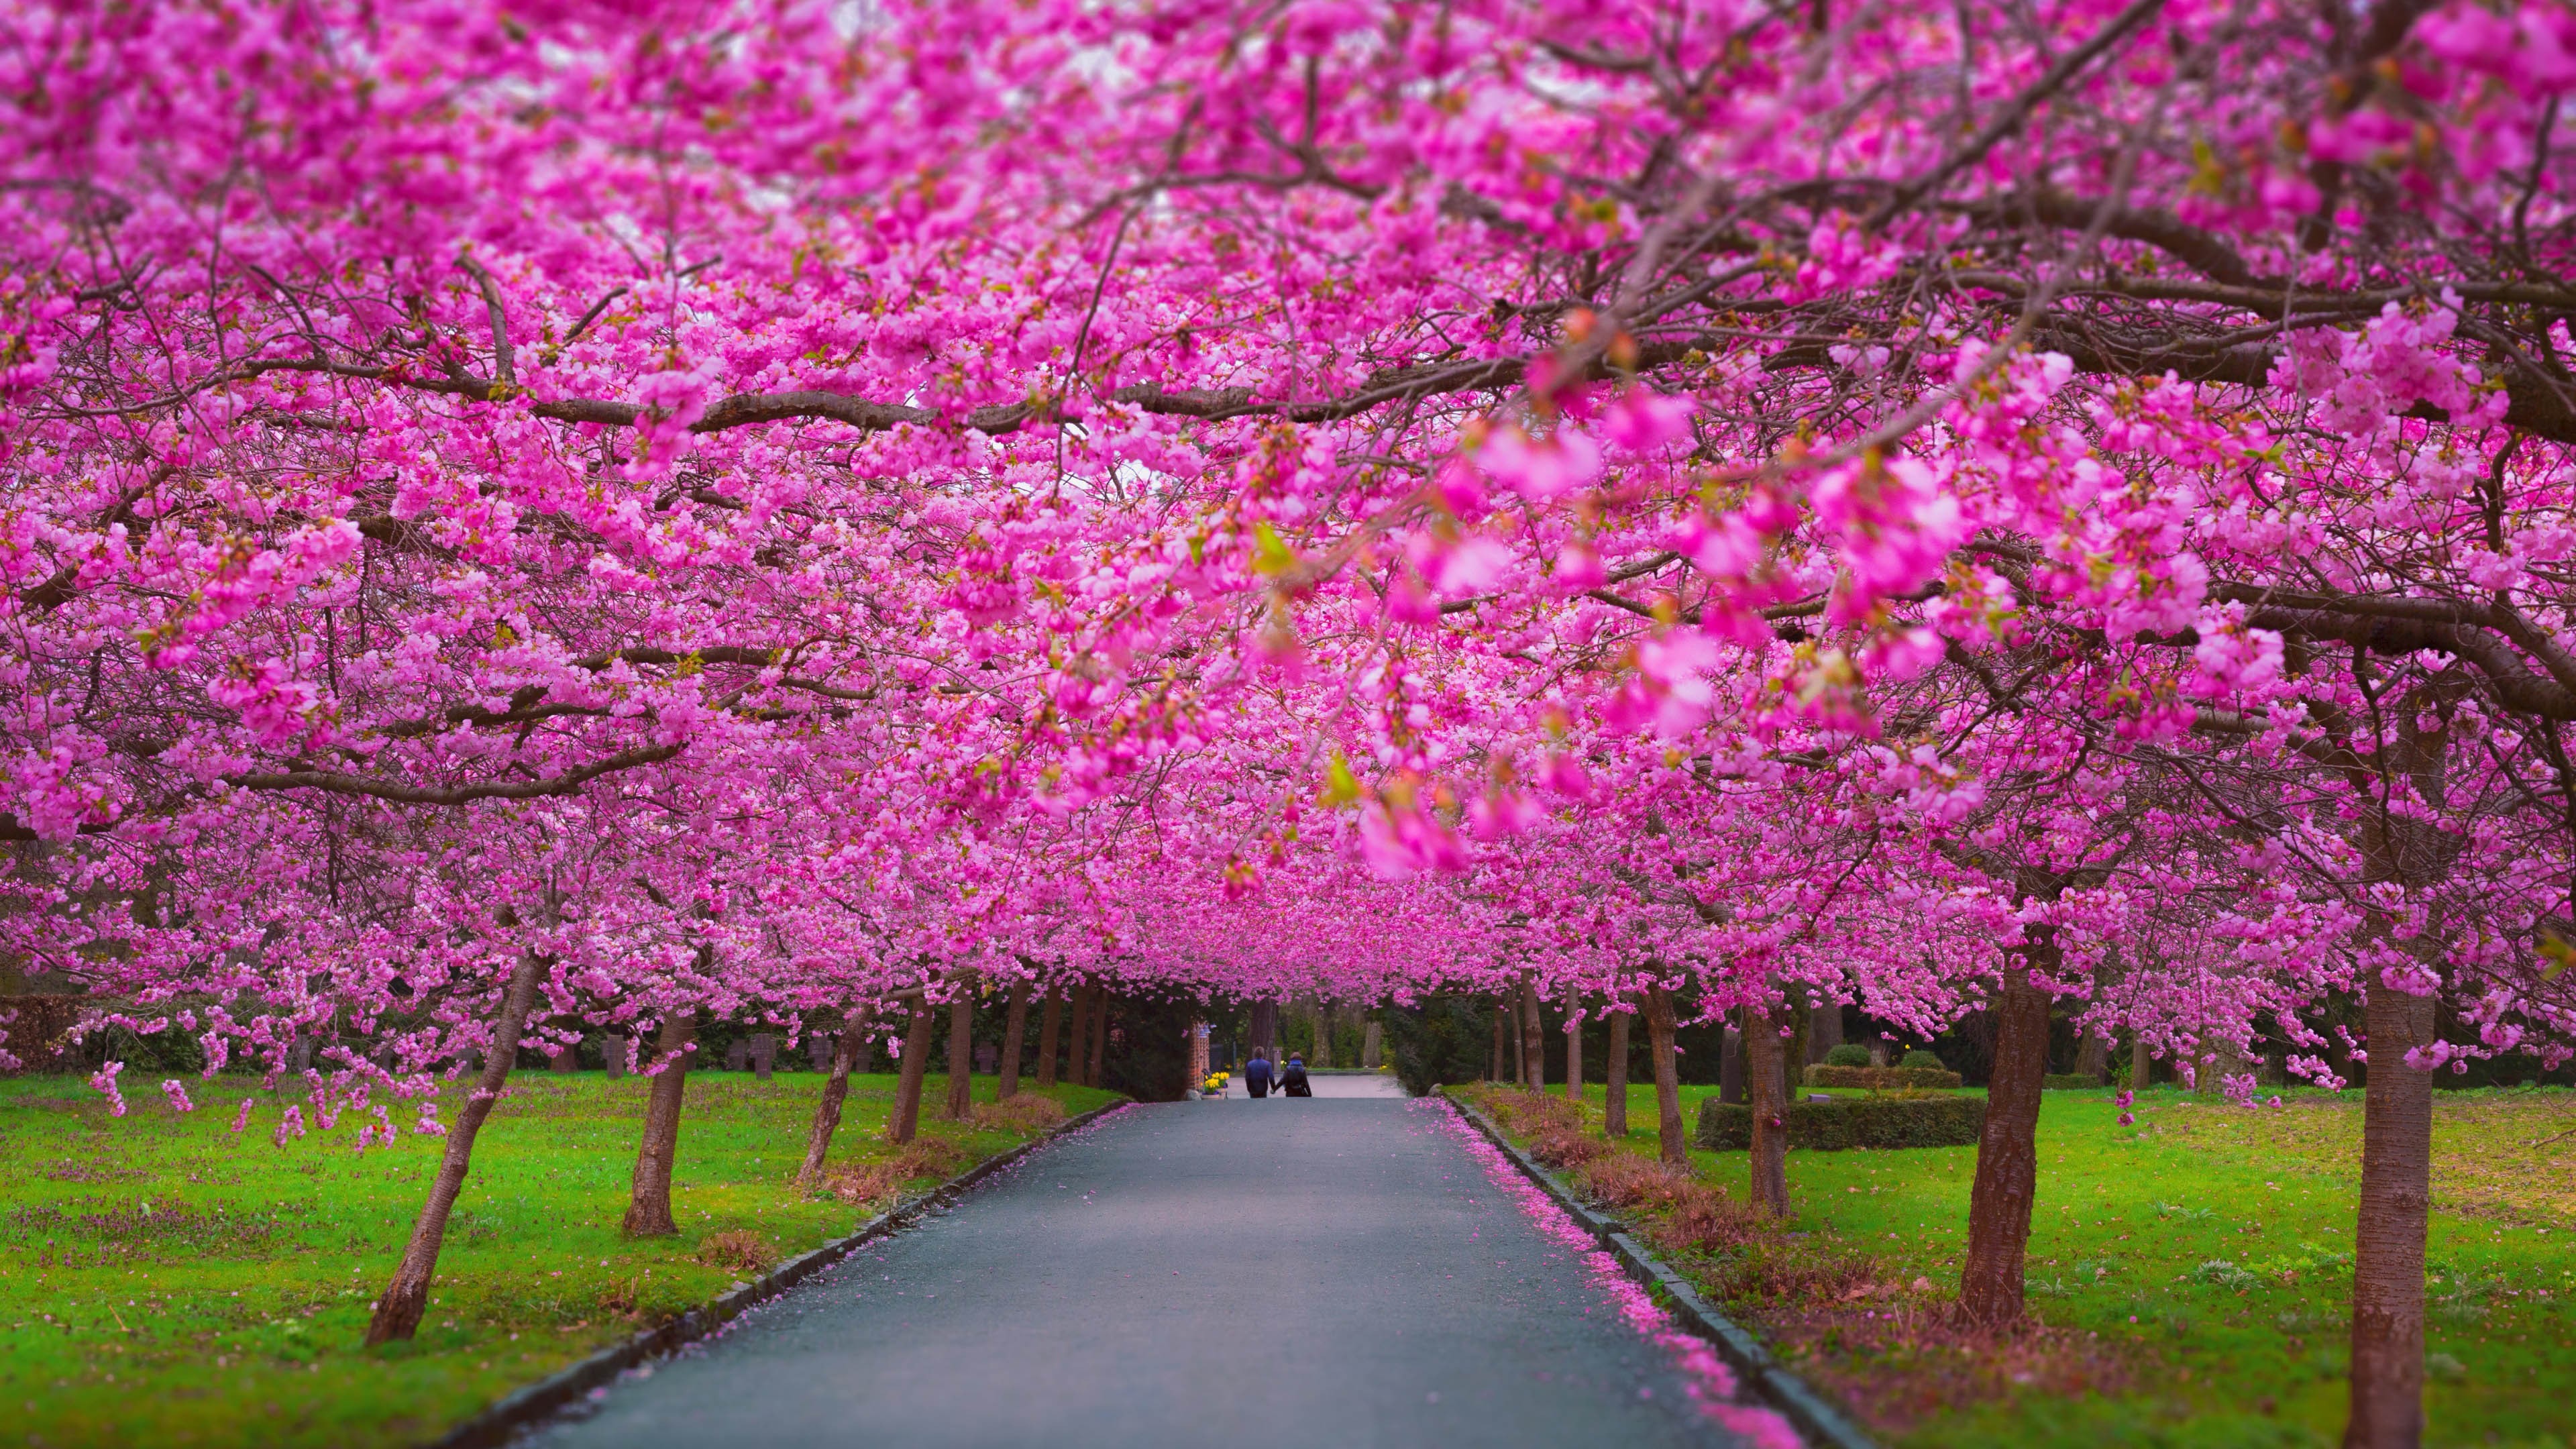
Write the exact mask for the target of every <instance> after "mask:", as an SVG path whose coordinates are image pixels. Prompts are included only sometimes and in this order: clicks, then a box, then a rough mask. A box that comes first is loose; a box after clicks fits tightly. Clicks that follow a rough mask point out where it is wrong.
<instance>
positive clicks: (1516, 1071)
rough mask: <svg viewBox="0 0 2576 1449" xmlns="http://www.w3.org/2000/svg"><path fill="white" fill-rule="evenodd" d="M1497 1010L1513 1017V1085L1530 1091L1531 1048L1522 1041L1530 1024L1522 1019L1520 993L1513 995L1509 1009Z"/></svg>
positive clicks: (1501, 1008)
mask: <svg viewBox="0 0 2576 1449" xmlns="http://www.w3.org/2000/svg"><path fill="white" fill-rule="evenodd" d="M1497 1009H1498V1010H1502V1011H1505V1012H1507V1013H1509V1014H1510V1016H1511V1019H1512V1076H1511V1080H1512V1081H1513V1083H1514V1084H1515V1085H1517V1086H1519V1087H1520V1088H1521V1089H1522V1090H1524V1091H1526V1090H1528V1088H1529V1084H1530V1079H1529V1046H1528V1044H1527V1043H1526V1042H1525V1041H1523V1039H1522V1038H1523V1036H1524V1034H1525V1033H1526V1032H1527V1031H1528V1028H1529V1023H1528V1022H1526V1021H1524V1020H1523V1019H1522V1018H1521V998H1520V993H1519V992H1514V993H1512V997H1511V1005H1509V1006H1507V1007H1500V1008H1497Z"/></svg>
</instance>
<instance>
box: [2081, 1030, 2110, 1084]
mask: <svg viewBox="0 0 2576 1449" xmlns="http://www.w3.org/2000/svg"><path fill="white" fill-rule="evenodd" d="M2110 1074H2111V1044H2110V1043H2109V1042H2108V1041H2105V1040H2104V1039H2102V1038H2101V1037H2098V1036H2095V1035H2093V1034H2092V1033H2090V1032H2087V1033H2086V1034H2085V1036H2084V1041H2083V1043H2082V1045H2080V1046H2078V1047H2077V1048H2076V1049H2075V1075H2077V1076H2079V1077H2091V1078H2092V1079H2093V1080H2094V1081H2095V1082H2097V1083H2098V1082H2100V1081H2101V1080H2102V1079H2103V1078H2104V1077H2107V1076H2109V1075H2110Z"/></svg>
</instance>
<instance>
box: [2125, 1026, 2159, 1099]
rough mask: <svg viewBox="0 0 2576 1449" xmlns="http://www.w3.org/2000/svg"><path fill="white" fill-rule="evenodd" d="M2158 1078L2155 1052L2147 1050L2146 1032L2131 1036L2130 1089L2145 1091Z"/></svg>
mask: <svg viewBox="0 0 2576 1449" xmlns="http://www.w3.org/2000/svg"><path fill="white" fill-rule="evenodd" d="M2155 1079H2156V1058H2155V1054H2154V1053H2152V1052H2150V1051H2148V1050H2147V1039H2146V1037H2145V1035H2144V1034H2140V1035H2137V1036H2132V1037H2130V1038H2129V1090H2130V1091H2132V1092H2143V1091H2145V1090H2146V1089H2147V1087H2148V1085H2149V1084H2150V1083H2152V1082H2154V1081H2155Z"/></svg>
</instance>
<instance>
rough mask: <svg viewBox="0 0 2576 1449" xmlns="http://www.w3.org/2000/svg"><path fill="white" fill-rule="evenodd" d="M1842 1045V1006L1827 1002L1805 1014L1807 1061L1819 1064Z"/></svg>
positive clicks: (1837, 1002) (1835, 1002) (1838, 1003)
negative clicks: (1826, 1055)
mask: <svg viewBox="0 0 2576 1449" xmlns="http://www.w3.org/2000/svg"><path fill="white" fill-rule="evenodd" d="M1842 1044H1843V1004H1842V1003H1841V1002H1839V1001H1828V1002H1826V1003H1825V1004H1824V1005H1822V1006H1819V1007H1817V1008H1816V1009H1815V1010H1813V1011H1811V1012H1809V1013H1807V1061H1808V1062H1809V1063H1814V1062H1821V1061H1823V1060H1824V1059H1825V1053H1827V1052H1829V1051H1832V1050H1833V1049H1834V1048H1836V1047H1838V1046H1841V1045H1842Z"/></svg>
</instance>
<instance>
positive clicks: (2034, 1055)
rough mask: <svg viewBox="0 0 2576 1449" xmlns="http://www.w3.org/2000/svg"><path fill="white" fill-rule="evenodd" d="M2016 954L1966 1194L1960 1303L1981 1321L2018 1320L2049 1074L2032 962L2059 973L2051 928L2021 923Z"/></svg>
mask: <svg viewBox="0 0 2576 1449" xmlns="http://www.w3.org/2000/svg"><path fill="white" fill-rule="evenodd" d="M2022 939H2023V942H2024V944H2023V946H2022V949H2021V952H2020V955H2019V959H2016V960H2013V961H2010V962H2008V963H2007V964H2006V966H2005V968H2004V986H2003V995H2002V998H2001V999H2000V1000H1998V1001H1997V1002H1996V1003H1995V1007H1994V1027H1995V1063H1994V1075H1993V1076H1992V1077H1991V1078H1989V1079H1988V1081H1987V1085H1986V1128H1985V1134H1984V1135H1983V1136H1982V1137H1980V1138H1979V1139H1978V1141H1977V1178H1976V1185H1975V1186H1974V1187H1973V1188H1971V1189H1970V1191H1969V1195H1968V1259H1967V1263H1966V1264H1965V1266H1963V1267H1962V1268H1961V1269H1960V1271H1959V1307H1960V1308H1961V1310H1963V1311H1964V1312H1965V1313H1966V1314H1967V1316H1968V1317H1969V1318H1970V1319H1971V1320H1973V1321H1975V1322H1978V1323H1984V1324H1991V1325H1997V1326H2000V1325H2004V1324H2009V1323H2017V1322H2019V1321H2020V1320H2021V1316H2022V1271H2023V1266H2024V1258H2025V1255H2026V1254H2027V1251H2028V1249H2029V1247H2030V1214H2031V1208H2032V1206H2033V1205H2034V1204H2035V1203H2036V1202H2037V1201H2038V1197H2039V1101H2040V1087H2041V1085H2042V1082H2043V1079H2044V1078H2046V1077H2047V1075H2048V993H2047V992H2045V991H2043V990H2041V989H2040V988H2038V987H2037V986H2034V985H2032V984H2031V979H2030V978H2031V967H2032V966H2033V965H2034V964H2036V965H2038V966H2039V967H2041V968H2042V969H2043V970H2045V971H2047V972H2048V973H2049V974H2050V975H2054V974H2056V966H2057V960H2058V945H2057V932H2056V928H2055V927H2052V926H2041V925H2030V926H2024V927H2023V928H2022Z"/></svg>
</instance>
